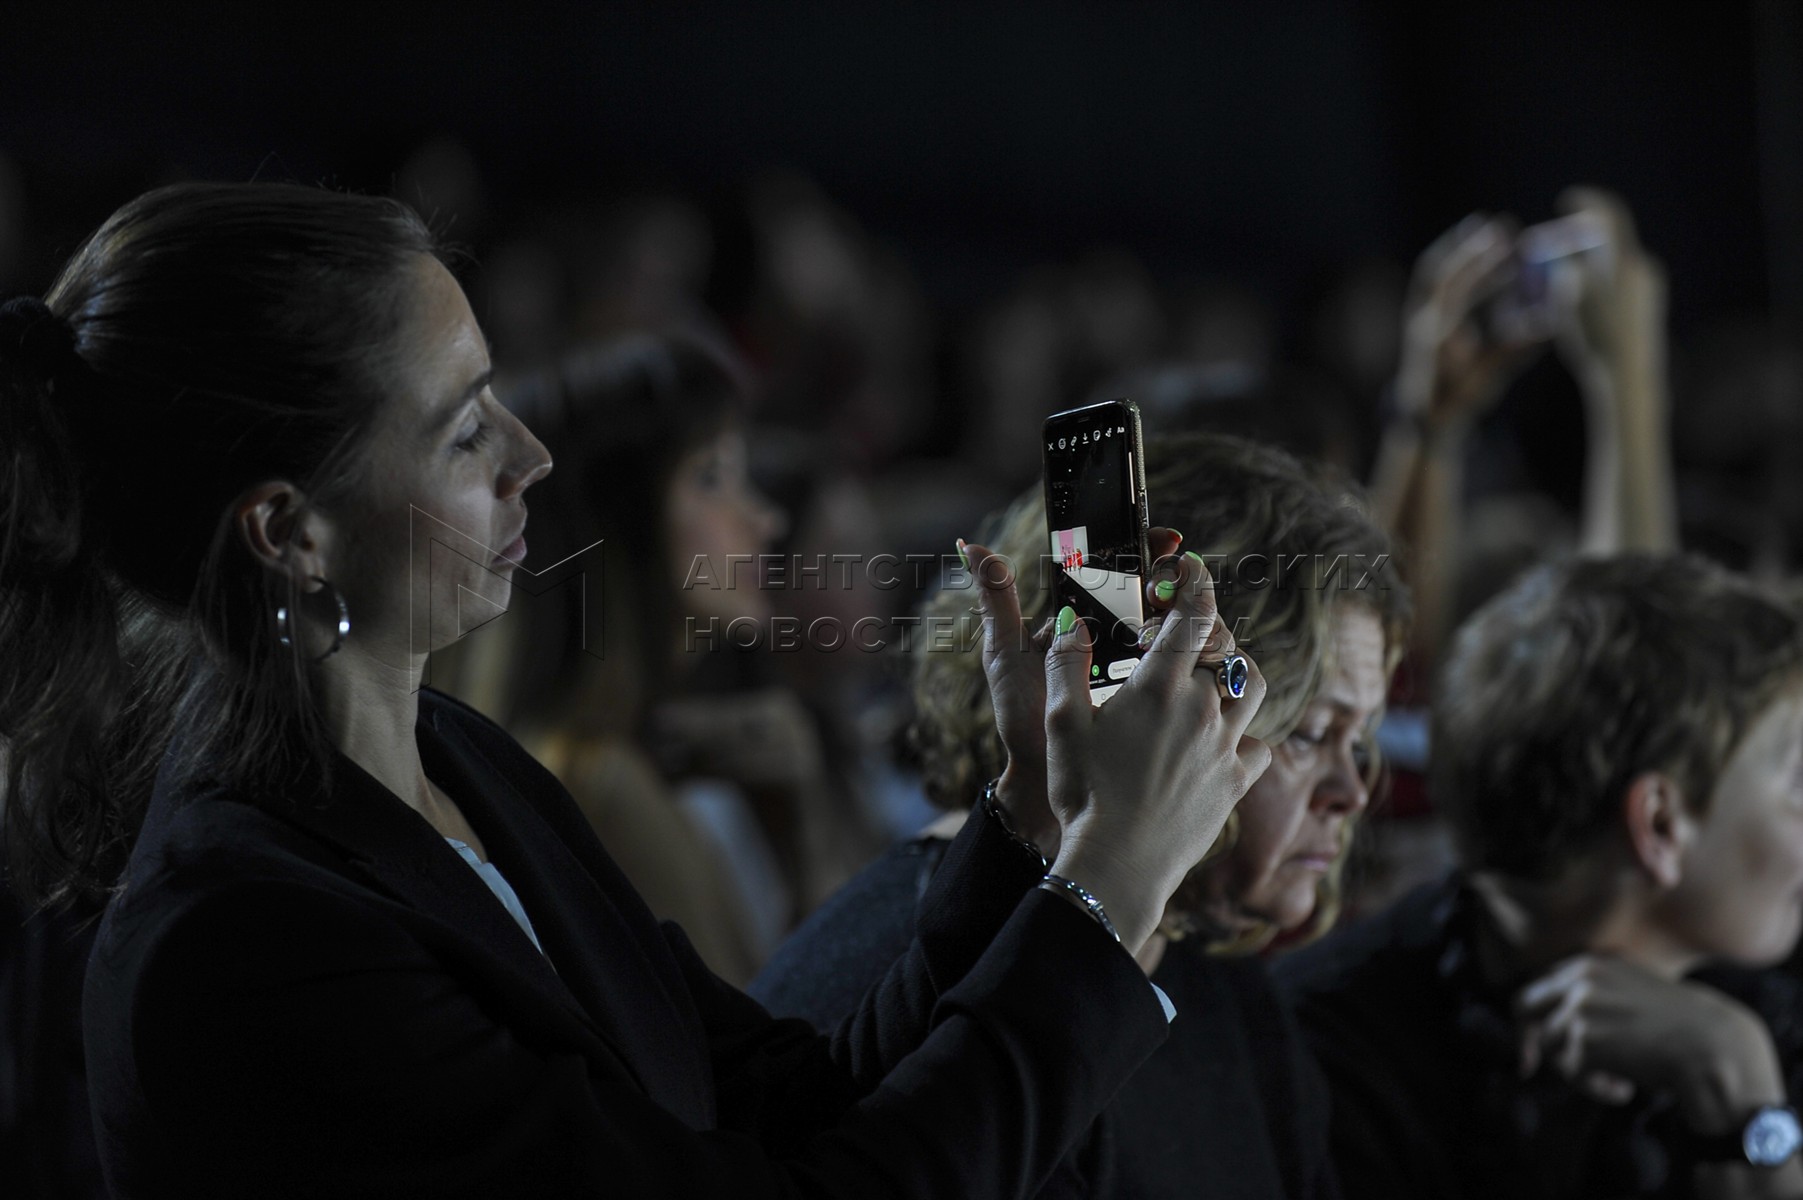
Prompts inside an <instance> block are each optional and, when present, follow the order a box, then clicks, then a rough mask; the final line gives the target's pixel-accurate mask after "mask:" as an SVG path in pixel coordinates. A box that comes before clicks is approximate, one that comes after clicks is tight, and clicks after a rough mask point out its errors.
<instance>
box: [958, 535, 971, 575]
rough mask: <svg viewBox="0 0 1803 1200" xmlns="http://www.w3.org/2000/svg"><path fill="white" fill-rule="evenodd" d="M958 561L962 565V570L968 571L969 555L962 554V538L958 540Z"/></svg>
mask: <svg viewBox="0 0 1803 1200" xmlns="http://www.w3.org/2000/svg"><path fill="white" fill-rule="evenodd" d="M958 561H959V562H961V563H963V564H964V569H965V570H966V571H968V570H970V555H968V554H966V553H964V539H963V538H959V539H958Z"/></svg>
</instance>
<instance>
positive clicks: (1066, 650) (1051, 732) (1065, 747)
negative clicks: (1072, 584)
mask: <svg viewBox="0 0 1803 1200" xmlns="http://www.w3.org/2000/svg"><path fill="white" fill-rule="evenodd" d="M1092 648H1093V643H1092V641H1091V639H1090V636H1089V627H1088V626H1087V625H1085V624H1084V623H1083V622H1082V621H1079V620H1078V619H1077V613H1076V610H1074V609H1073V608H1071V607H1070V606H1069V605H1068V604H1067V605H1065V606H1064V607H1063V608H1062V609H1060V610H1059V612H1058V620H1057V624H1056V625H1055V626H1054V627H1053V637H1052V647H1051V649H1050V650H1048V651H1047V652H1046V666H1045V674H1046V680H1045V683H1046V705H1045V732H1046V760H1047V763H1046V765H1047V767H1048V768H1051V773H1052V776H1053V778H1058V777H1060V776H1064V775H1067V774H1068V771H1061V770H1058V769H1057V768H1058V767H1059V766H1061V765H1062V766H1064V767H1066V768H1074V767H1076V765H1077V763H1078V762H1079V761H1080V756H1081V754H1082V752H1083V749H1084V747H1085V746H1086V745H1087V741H1088V736H1089V729H1090V725H1091V724H1092V723H1093V722H1094V720H1095V706H1094V705H1093V704H1091V703H1090V700H1089V664H1090V658H1091V650H1092ZM1079 774H1080V772H1079Z"/></svg>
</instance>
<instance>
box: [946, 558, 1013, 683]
mask: <svg viewBox="0 0 1803 1200" xmlns="http://www.w3.org/2000/svg"><path fill="white" fill-rule="evenodd" d="M958 549H959V551H960V552H961V553H962V554H963V555H964V559H965V562H967V563H968V564H969V567H970V573H971V575H972V577H973V578H975V579H976V581H977V608H978V609H979V610H980V611H981V613H982V616H983V657H984V658H985V659H990V658H994V657H995V656H996V655H998V654H1000V653H1001V652H1002V651H1003V650H1005V649H1007V648H1008V647H1010V646H1014V647H1023V646H1025V645H1026V642H1025V640H1024V639H1023V638H1022V637H1021V617H1020V596H1019V595H1018V594H1017V593H1016V592H1015V590H1014V571H1013V570H1012V569H1011V568H1010V566H1009V563H1008V560H1007V559H1005V558H1003V557H1001V556H1000V555H999V554H996V553H995V552H994V551H992V550H990V549H989V547H987V546H979V545H978V544H977V543H975V542H966V541H964V540H963V539H962V538H960V539H959V541H958Z"/></svg>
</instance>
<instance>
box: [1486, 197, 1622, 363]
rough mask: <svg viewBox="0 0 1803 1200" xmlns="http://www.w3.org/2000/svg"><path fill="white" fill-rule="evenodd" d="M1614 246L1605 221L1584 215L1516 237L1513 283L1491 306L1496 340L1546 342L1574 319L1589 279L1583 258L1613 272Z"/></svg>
mask: <svg viewBox="0 0 1803 1200" xmlns="http://www.w3.org/2000/svg"><path fill="white" fill-rule="evenodd" d="M1613 250H1614V246H1613V244H1612V242H1611V241H1610V237H1609V230H1608V228H1607V227H1606V225H1605V223H1604V222H1603V220H1602V219H1601V217H1600V216H1599V215H1598V214H1596V213H1594V212H1589V211H1582V210H1581V211H1578V212H1575V213H1571V214H1569V215H1567V216H1563V217H1556V218H1554V219H1553V220H1551V221H1544V222H1542V223H1540V224H1538V225H1530V226H1528V227H1527V228H1526V229H1523V230H1522V231H1521V232H1520V233H1518V234H1517V235H1516V236H1515V246H1514V253H1513V255H1512V256H1511V263H1510V266H1511V271H1510V275H1509V281H1508V283H1507V284H1506V285H1505V286H1504V287H1503V289H1502V291H1501V292H1499V293H1498V294H1497V296H1496V298H1495V299H1494V300H1493V301H1492V302H1491V304H1490V308H1489V314H1488V317H1489V319H1488V325H1489V333H1490V336H1491V338H1492V340H1493V341H1496V342H1499V343H1502V344H1504V345H1511V344H1514V345H1520V344H1525V343H1530V342H1543V341H1546V340H1548V339H1550V338H1551V337H1553V336H1554V335H1555V334H1556V333H1558V332H1559V330H1560V328H1561V327H1562V326H1563V325H1564V324H1565V322H1566V321H1568V320H1569V319H1570V314H1571V313H1572V312H1573V311H1574V310H1575V308H1576V306H1577V302H1578V298H1579V295H1580V293H1581V292H1582V290H1583V279H1582V276H1581V275H1580V273H1579V270H1578V269H1577V268H1578V261H1577V260H1578V259H1579V258H1580V256H1583V257H1584V258H1586V259H1587V260H1588V265H1589V267H1590V268H1592V269H1593V270H1594V271H1595V272H1598V273H1601V274H1603V275H1604V276H1606V275H1607V274H1608V272H1609V267H1610V263H1611V255H1612V254H1613Z"/></svg>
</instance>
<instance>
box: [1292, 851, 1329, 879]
mask: <svg viewBox="0 0 1803 1200" xmlns="http://www.w3.org/2000/svg"><path fill="white" fill-rule="evenodd" d="M1338 857H1339V855H1337V854H1298V855H1297V856H1296V857H1295V858H1292V859H1291V860H1290V861H1291V862H1293V863H1299V864H1301V865H1302V866H1304V867H1307V868H1308V869H1309V870H1311V871H1320V872H1322V873H1323V874H1325V873H1326V872H1328V871H1331V870H1333V864H1334V860H1335V859H1337V858H1338Z"/></svg>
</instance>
